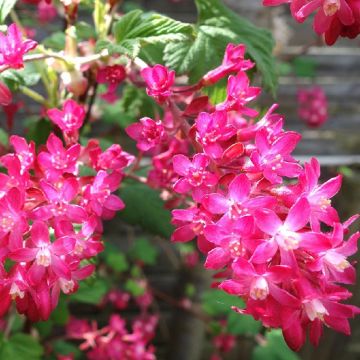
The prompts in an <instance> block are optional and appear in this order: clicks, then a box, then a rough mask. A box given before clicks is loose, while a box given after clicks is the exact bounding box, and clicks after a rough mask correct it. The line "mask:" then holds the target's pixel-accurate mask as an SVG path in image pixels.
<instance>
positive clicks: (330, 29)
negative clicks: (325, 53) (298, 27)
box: [263, 0, 360, 45]
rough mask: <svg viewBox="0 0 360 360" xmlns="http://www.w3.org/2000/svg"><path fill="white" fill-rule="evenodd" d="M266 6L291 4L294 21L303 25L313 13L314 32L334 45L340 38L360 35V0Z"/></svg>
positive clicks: (268, 0)
mask: <svg viewBox="0 0 360 360" xmlns="http://www.w3.org/2000/svg"><path fill="white" fill-rule="evenodd" d="M263 4H264V5H265V6H277V5H280V4H290V9H291V13H292V16H293V17H294V19H295V20H296V21H297V22H299V23H302V22H304V21H305V20H306V19H307V18H308V17H309V16H310V15H311V14H312V13H315V17H314V30H315V32H316V33H317V34H319V35H322V34H324V36H325V41H326V43H327V44H328V45H333V44H334V43H335V42H336V40H337V39H338V37H339V36H342V37H348V38H350V39H354V38H355V37H357V36H358V35H359V34H360V2H359V0H263Z"/></svg>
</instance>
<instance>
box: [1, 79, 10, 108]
mask: <svg viewBox="0 0 360 360" xmlns="http://www.w3.org/2000/svg"><path fill="white" fill-rule="evenodd" d="M12 99H13V97H12V93H11V91H10V89H9V88H8V87H7V86H6V85H5V84H4V83H3V82H2V81H0V105H2V106H8V105H10V104H11V103H12Z"/></svg>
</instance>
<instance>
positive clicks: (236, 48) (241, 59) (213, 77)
mask: <svg viewBox="0 0 360 360" xmlns="http://www.w3.org/2000/svg"><path fill="white" fill-rule="evenodd" d="M254 66H255V64H254V63H253V62H252V61H250V60H245V45H243V44H240V45H234V44H228V45H227V47H226V50H225V55H224V59H223V62H222V64H221V65H220V66H219V67H217V68H216V69H214V70H211V71H209V72H208V73H207V74H205V75H204V77H203V80H202V83H203V84H206V85H208V84H214V83H216V82H218V81H219V80H220V79H222V78H224V77H225V76H227V75H228V74H229V73H231V72H238V71H246V70H249V69H251V68H252V67H254Z"/></svg>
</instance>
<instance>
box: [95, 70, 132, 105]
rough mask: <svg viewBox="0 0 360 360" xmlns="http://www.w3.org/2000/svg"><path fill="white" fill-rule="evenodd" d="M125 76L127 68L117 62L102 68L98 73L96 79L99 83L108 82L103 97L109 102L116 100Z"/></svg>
mask: <svg viewBox="0 0 360 360" xmlns="http://www.w3.org/2000/svg"><path fill="white" fill-rule="evenodd" d="M125 78H126V70H125V68H124V66H122V65H117V64H116V65H109V66H104V67H102V68H100V69H99V70H98V73H97V75H96V81H97V82H98V83H99V84H108V89H107V92H106V93H105V94H102V95H101V97H102V98H103V99H104V100H106V101H108V102H113V100H116V90H117V88H118V86H119V85H120V84H121V83H122V82H123V81H124V80H125Z"/></svg>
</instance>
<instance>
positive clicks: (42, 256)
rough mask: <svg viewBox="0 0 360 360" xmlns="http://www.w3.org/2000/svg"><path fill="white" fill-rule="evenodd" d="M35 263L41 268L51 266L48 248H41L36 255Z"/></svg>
mask: <svg viewBox="0 0 360 360" xmlns="http://www.w3.org/2000/svg"><path fill="white" fill-rule="evenodd" d="M36 263H37V264H38V265H42V266H45V267H47V266H49V265H50V264H51V254H50V250H49V248H48V247H41V248H40V249H39V251H38V253H37V254H36Z"/></svg>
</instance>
